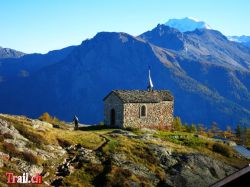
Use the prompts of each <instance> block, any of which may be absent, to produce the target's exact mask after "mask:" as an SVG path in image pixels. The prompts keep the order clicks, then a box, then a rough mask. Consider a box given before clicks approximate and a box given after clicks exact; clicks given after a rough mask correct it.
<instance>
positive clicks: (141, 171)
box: [111, 154, 160, 186]
mask: <svg viewBox="0 0 250 187" xmlns="http://www.w3.org/2000/svg"><path fill="white" fill-rule="evenodd" d="M111 161H112V163H113V164H114V165H116V166H119V167H121V168H122V169H125V170H129V171H130V172H131V173H133V174H134V175H137V176H140V177H144V178H146V179H148V180H149V181H151V182H152V183H153V184H154V185H155V186H156V185H157V184H158V183H159V182H160V180H159V179H158V178H157V177H156V175H155V173H153V172H152V171H150V170H149V169H148V168H146V167H145V166H144V165H142V164H137V163H134V162H132V161H131V160H127V158H126V155H125V154H112V155H111Z"/></svg>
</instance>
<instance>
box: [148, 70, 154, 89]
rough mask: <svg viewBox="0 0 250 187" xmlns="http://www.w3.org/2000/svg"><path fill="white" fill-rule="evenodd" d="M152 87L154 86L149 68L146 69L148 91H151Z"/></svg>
mask: <svg viewBox="0 0 250 187" xmlns="http://www.w3.org/2000/svg"><path fill="white" fill-rule="evenodd" d="M153 87H154V85H153V81H152V79H151V75H150V67H148V91H152V90H153Z"/></svg>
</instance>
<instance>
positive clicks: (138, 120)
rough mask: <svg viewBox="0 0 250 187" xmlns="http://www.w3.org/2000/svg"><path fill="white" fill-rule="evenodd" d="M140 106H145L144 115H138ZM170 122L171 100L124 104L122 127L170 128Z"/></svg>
mask: <svg viewBox="0 0 250 187" xmlns="http://www.w3.org/2000/svg"><path fill="white" fill-rule="evenodd" d="M142 106H146V116H145V117H141V116H140V109H141V107H142ZM172 122H173V101H163V102H160V103H127V104H124V120H123V127H124V128H128V127H132V128H144V127H146V128H166V127H167V128H171V126H172Z"/></svg>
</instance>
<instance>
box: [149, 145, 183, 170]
mask: <svg viewBox="0 0 250 187" xmlns="http://www.w3.org/2000/svg"><path fill="white" fill-rule="evenodd" d="M148 147H149V149H150V150H152V152H153V153H154V154H155V155H156V158H157V159H158V160H159V161H160V163H161V165H162V167H163V168H165V169H167V168H169V167H171V166H173V165H175V164H176V163H177V162H178V161H177V160H176V159H175V158H174V157H172V156H171V155H172V149H171V148H167V147H165V146H161V145H157V144H149V145H148Z"/></svg>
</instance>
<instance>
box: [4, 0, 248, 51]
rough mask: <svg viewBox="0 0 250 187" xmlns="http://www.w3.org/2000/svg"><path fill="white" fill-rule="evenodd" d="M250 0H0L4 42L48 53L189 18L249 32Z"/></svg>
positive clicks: (232, 32)
mask: <svg viewBox="0 0 250 187" xmlns="http://www.w3.org/2000/svg"><path fill="white" fill-rule="evenodd" d="M249 12H250V1H249V0H210V1H209V0H204V1H201V0H189V1H185V0H99V1H98V0H0V46H2V47H9V48H13V49H16V50H20V51H23V52H26V53H32V52H40V53H46V52H48V51H49V50H53V49H60V48H63V47H66V46H69V45H78V44H80V43H81V42H82V41H83V40H85V39H86V38H91V37H93V36H94V35H95V34H96V33H97V32H100V31H116V32H119V31H122V32H127V33H129V34H132V35H139V34H140V33H143V32H145V31H147V30H151V29H152V28H154V27H155V26H156V25H157V24H158V23H165V22H167V20H168V19H171V18H183V17H187V16H191V17H195V18H198V19H199V20H202V21H205V22H206V23H208V24H209V25H210V26H211V27H212V28H213V29H216V30H219V31H221V32H222V33H223V34H225V35H249V36H250V21H249V20H250V13H249Z"/></svg>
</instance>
